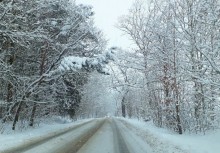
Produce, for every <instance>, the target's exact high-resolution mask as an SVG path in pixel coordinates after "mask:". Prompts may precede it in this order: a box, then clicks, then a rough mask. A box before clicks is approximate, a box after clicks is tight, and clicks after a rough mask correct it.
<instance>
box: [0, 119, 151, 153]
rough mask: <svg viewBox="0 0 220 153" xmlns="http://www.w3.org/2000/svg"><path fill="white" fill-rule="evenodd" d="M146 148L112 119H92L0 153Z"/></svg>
mask: <svg viewBox="0 0 220 153" xmlns="http://www.w3.org/2000/svg"><path fill="white" fill-rule="evenodd" d="M151 152H152V151H151V149H150V147H149V146H148V145H147V144H146V142H144V141H143V140H142V139H141V138H140V137H138V136H137V135H135V134H134V133H132V132H131V131H130V130H129V129H128V128H127V127H126V126H125V125H124V124H123V123H122V122H121V121H120V120H117V119H115V118H105V119H94V120H91V121H88V122H85V123H82V124H80V125H77V126H74V127H72V128H70V129H68V130H66V131H62V132H60V133H57V134H55V135H50V136H45V137H44V138H41V139H37V140H36V139H35V140H32V141H28V142H26V143H25V144H23V145H21V146H17V147H15V148H11V149H10V150H5V151H3V152H2V153H151Z"/></svg>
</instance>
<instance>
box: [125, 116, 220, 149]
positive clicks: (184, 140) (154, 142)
mask: <svg viewBox="0 0 220 153" xmlns="http://www.w3.org/2000/svg"><path fill="white" fill-rule="evenodd" d="M121 120H123V121H126V123H129V125H132V127H133V128H132V130H133V131H134V132H135V133H136V134H138V135H139V136H141V137H142V138H143V139H145V141H146V142H147V143H148V144H149V145H150V146H151V147H152V149H153V152H155V153H219V152H220V130H216V131H214V132H210V133H207V134H206V135H196V134H183V135H179V134H177V133H173V132H171V131H169V130H167V129H163V128H158V127H155V126H154V125H153V123H152V122H143V121H138V120H134V119H132V120H130V119H121ZM128 127H129V126H128Z"/></svg>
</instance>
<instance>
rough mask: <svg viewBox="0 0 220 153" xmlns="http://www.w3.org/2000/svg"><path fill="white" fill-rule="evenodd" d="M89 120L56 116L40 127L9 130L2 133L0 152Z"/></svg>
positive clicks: (0, 136)
mask: <svg viewBox="0 0 220 153" xmlns="http://www.w3.org/2000/svg"><path fill="white" fill-rule="evenodd" d="M89 120H91V119H85V120H79V121H75V122H70V121H67V120H62V119H59V118H56V119H55V120H54V122H49V123H41V124H40V125H39V126H38V127H35V128H28V129H25V131H11V130H8V131H7V132H5V133H3V134H0V152H1V151H2V150H7V149H10V148H14V147H16V146H20V145H23V144H25V143H26V142H29V141H34V140H37V139H38V138H42V137H46V136H49V135H54V134H56V133H59V132H62V131H65V130H67V129H68V128H70V127H73V126H76V125H79V124H82V123H84V122H87V121H89ZM9 131H10V132H9Z"/></svg>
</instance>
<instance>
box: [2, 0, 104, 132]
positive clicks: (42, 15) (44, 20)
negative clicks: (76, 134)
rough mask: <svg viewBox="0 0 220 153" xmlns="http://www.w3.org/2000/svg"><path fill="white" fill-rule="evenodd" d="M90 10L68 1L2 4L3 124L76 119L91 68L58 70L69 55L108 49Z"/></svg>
mask: <svg viewBox="0 0 220 153" xmlns="http://www.w3.org/2000/svg"><path fill="white" fill-rule="evenodd" d="M93 14H94V12H93V11H92V9H91V7H89V6H84V5H76V4H75V3H74V2H72V1H68V0H34V1H32V0H31V1H29V0H19V1H17V0H4V1H0V121H1V123H0V124H4V123H8V122H10V123H11V124H12V129H13V130H14V129H15V128H16V123H17V122H22V121H26V122H28V124H29V126H33V125H34V123H35V119H36V118H42V117H46V116H48V115H58V114H59V115H70V116H71V117H73V116H74V114H75V111H76V109H77V108H78V105H79V103H80V101H81V91H80V90H81V87H82V86H83V85H84V84H85V83H86V82H87V78H88V75H89V73H88V72H89V70H88V69H87V70H86V71H85V70H84V71H83V70H81V71H77V72H76V71H71V69H68V70H66V71H62V72H61V71H59V65H60V63H61V60H62V59H63V58H64V57H66V56H77V57H93V56H94V55H95V54H99V53H101V52H102V51H103V50H104V49H105V40H104V39H103V36H102V33H101V32H100V31H99V30H97V29H96V27H94V23H93V18H92V16H93Z"/></svg>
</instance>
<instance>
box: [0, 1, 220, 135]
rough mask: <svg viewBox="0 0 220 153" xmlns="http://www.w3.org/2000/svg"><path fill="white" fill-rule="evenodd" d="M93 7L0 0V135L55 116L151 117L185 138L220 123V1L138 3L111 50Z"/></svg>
mask: <svg viewBox="0 0 220 153" xmlns="http://www.w3.org/2000/svg"><path fill="white" fill-rule="evenodd" d="M94 14H95V12H93V9H92V7H91V6H87V5H82V4H76V3H75V2H74V1H71V0H69V1H68V0H35V1H28V0H19V1H18V0H0V73H1V74H0V122H1V123H0V131H1V129H3V128H4V125H6V124H10V125H11V127H12V130H15V129H16V127H17V128H19V127H22V126H34V125H35V124H36V123H38V122H41V121H42V120H44V118H50V117H51V116H56V115H57V116H69V117H70V118H72V119H76V118H88V117H104V116H106V115H109V114H110V115H113V116H123V117H128V118H138V119H142V120H145V121H149V120H152V121H153V123H154V124H155V125H156V126H158V127H163V128H168V129H170V130H172V131H175V132H177V133H179V134H183V133H184V132H191V133H206V132H207V131H209V130H214V129H217V128H219V127H220V79H219V78H220V62H219V61H220V53H219V49H220V4H219V2H218V0H150V1H146V0H136V1H135V2H134V3H133V5H132V6H131V8H130V10H129V13H128V14H125V15H124V16H122V17H121V18H120V19H119V21H118V23H117V28H119V29H120V30H121V31H123V32H124V33H125V34H126V35H127V37H129V39H130V40H131V41H132V42H133V46H132V48H133V49H132V50H125V49H123V46H113V47H111V48H109V49H108V48H107V44H108V41H107V40H106V39H105V36H104V34H103V32H102V31H101V30H99V29H98V27H96V26H95V23H94V18H93V16H94Z"/></svg>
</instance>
